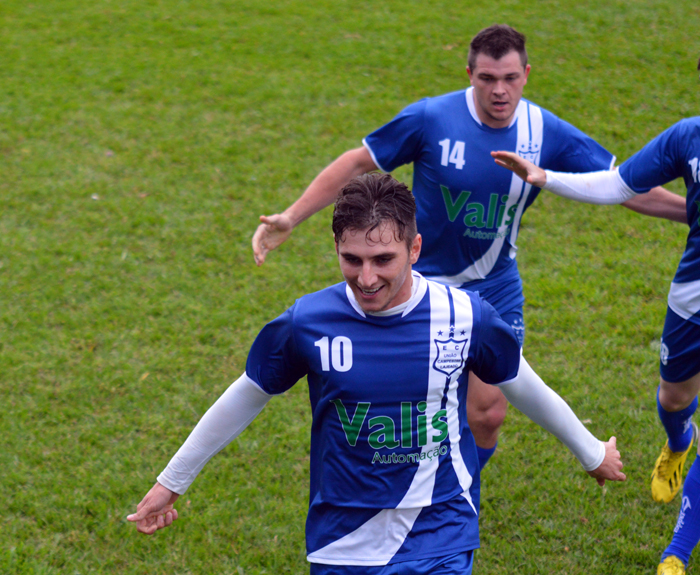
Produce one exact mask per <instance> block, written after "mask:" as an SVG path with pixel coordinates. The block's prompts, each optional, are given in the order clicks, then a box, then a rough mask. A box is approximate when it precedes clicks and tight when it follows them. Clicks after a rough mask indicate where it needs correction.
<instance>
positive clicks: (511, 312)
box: [460, 274, 525, 347]
mask: <svg viewBox="0 0 700 575" xmlns="http://www.w3.org/2000/svg"><path fill="white" fill-rule="evenodd" d="M509 275H510V276H511V277H508V276H506V277H503V278H502V279H501V280H500V281H499V282H494V281H492V280H484V281H482V282H470V283H469V284H465V285H463V286H462V287H461V288H460V289H466V290H469V291H472V292H475V293H478V294H479V295H480V296H481V297H482V298H484V299H485V300H486V301H487V302H489V303H490V304H491V305H492V306H493V307H494V309H495V310H496V311H497V312H498V315H500V316H501V319H502V320H503V321H504V322H506V323H507V324H508V325H509V326H510V327H511V328H513V331H514V332H515V335H516V336H517V338H518V343H520V347H523V344H524V343H525V319H524V317H523V304H524V303H525V299H524V298H523V284H522V281H520V276H519V275H517V274H516V275H515V276H512V274H509Z"/></svg>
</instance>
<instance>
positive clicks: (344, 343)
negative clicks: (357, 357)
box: [314, 335, 352, 371]
mask: <svg viewBox="0 0 700 575" xmlns="http://www.w3.org/2000/svg"><path fill="white" fill-rule="evenodd" d="M314 345H315V346H316V347H318V348H319V350H320V351H321V369H322V370H323V371H330V370H331V367H330V364H331V363H332V364H333V369H334V370H336V371H348V370H349V369H350V368H351V367H352V341H350V338H348V337H345V336H343V335H339V336H338V337H334V338H333V341H332V342H331V353H330V362H329V361H328V360H329V357H328V355H329V354H328V337H327V336H325V337H322V338H321V339H319V340H318V341H316V342H314Z"/></svg>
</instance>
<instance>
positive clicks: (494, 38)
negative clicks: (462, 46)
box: [467, 24, 527, 71]
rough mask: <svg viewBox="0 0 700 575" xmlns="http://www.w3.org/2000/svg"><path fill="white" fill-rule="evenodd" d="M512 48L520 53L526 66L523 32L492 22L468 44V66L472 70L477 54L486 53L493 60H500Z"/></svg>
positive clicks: (474, 66) (521, 59)
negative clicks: (492, 23)
mask: <svg viewBox="0 0 700 575" xmlns="http://www.w3.org/2000/svg"><path fill="white" fill-rule="evenodd" d="M512 50H515V51H516V52H517V53H518V54H520V61H521V62H522V64H523V68H524V67H525V66H527V51H526V50H525V36H524V35H523V34H521V33H520V32H518V31H517V30H516V29H515V28H511V27H510V26H507V25H505V24H494V25H493V26H489V27H488V28H484V29H483V30H482V31H481V32H479V33H478V34H477V35H476V36H474V38H473V40H472V41H471V44H469V56H468V58H467V62H468V63H469V68H470V69H471V70H472V71H473V70H474V68H476V57H477V56H478V55H479V54H486V55H487V56H491V58H493V59H494V60H500V59H501V58H503V56H505V55H506V54H508V52H511V51H512Z"/></svg>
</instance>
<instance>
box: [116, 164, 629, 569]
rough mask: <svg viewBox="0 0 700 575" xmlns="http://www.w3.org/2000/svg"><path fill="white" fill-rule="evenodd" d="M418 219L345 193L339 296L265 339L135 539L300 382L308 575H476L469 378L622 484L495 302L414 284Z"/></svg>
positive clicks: (270, 330)
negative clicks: (306, 405)
mask: <svg viewBox="0 0 700 575" xmlns="http://www.w3.org/2000/svg"><path fill="white" fill-rule="evenodd" d="M415 210H416V205H415V202H414V199H413V196H412V194H411V192H410V191H409V190H408V188H407V187H406V186H405V185H404V184H402V183H400V182H397V181H396V180H394V179H393V178H392V177H391V176H390V175H388V174H384V175H377V174H369V175H365V176H361V177H359V178H356V179H354V180H352V181H351V182H350V183H349V184H348V185H347V186H346V187H345V188H344V189H343V190H342V192H341V195H340V196H339V198H338V200H337V202H336V205H335V210H334V213H333V233H334V236H335V242H336V251H337V254H338V260H339V263H340V269H341V272H342V275H343V277H344V279H345V281H344V282H343V283H340V284H337V285H335V286H332V287H330V288H327V289H324V290H322V291H319V292H316V293H312V294H309V295H306V296H304V297H302V298H300V299H299V300H297V301H296V303H295V304H294V305H293V306H292V307H291V308H289V309H288V310H287V311H286V312H284V313H283V314H282V315H281V316H280V317H278V318H277V319H275V320H274V321H272V322H270V323H269V324H267V326H266V327H265V328H264V329H263V330H262V331H261V332H260V334H259V335H258V337H257V338H256V340H255V342H254V343H253V346H252V349H251V350H250V353H249V355H248V361H247V364H246V370H245V373H244V374H243V375H242V376H241V377H240V378H239V379H238V380H237V381H236V382H235V383H233V384H232V385H231V387H229V388H228V390H227V391H226V392H224V394H223V395H222V396H221V397H220V398H219V400H218V401H217V402H216V403H215V404H214V405H213V406H212V407H211V408H210V409H209V411H207V413H206V414H205V415H204V416H203V418H202V419H201V421H200V422H199V424H198V425H197V426H196V427H195V429H194V431H193V432H192V434H191V435H190V437H189V438H188V439H187V441H186V442H185V443H184V445H183V446H182V447H181V448H180V450H179V451H178V452H177V454H176V455H175V456H174V457H173V459H172V460H171V461H170V463H169V464H168V466H167V468H166V469H165V470H164V471H163V472H162V473H161V474H160V475H159V476H158V481H157V483H156V484H155V485H154V486H153V488H152V489H151V490H150V491H149V492H148V494H147V495H146V497H145V498H144V499H143V501H141V503H139V505H138V507H137V512H136V513H135V514H133V515H130V516H129V517H128V519H129V521H133V522H136V524H137V527H138V530H139V531H141V532H143V533H146V534H151V533H154V532H155V531H156V530H158V529H160V528H163V527H166V526H168V525H170V524H171V523H172V522H173V521H174V520H175V519H177V511H176V510H175V509H174V508H173V503H174V502H175V501H176V499H177V498H178V495H181V494H182V493H184V492H185V490H186V489H187V488H188V486H189V485H190V484H191V483H192V481H193V480H194V479H195V477H196V475H197V474H198V473H199V471H200V470H201V469H202V467H203V466H204V464H205V463H206V462H207V461H208V460H209V459H210V458H211V457H212V456H213V455H214V454H215V453H217V452H218V451H219V450H221V449H222V448H223V447H225V446H226V445H227V444H228V443H229V442H230V441H231V440H232V439H234V438H235V437H236V436H237V435H238V434H239V433H240V432H241V431H242V430H243V429H244V428H245V427H246V426H247V425H248V424H249V423H250V422H251V421H252V420H253V419H254V417H255V416H256V415H257V414H258V413H259V412H260V411H261V410H262V408H263V407H264V406H265V404H266V403H267V402H268V400H269V399H270V398H271V397H272V396H274V395H278V394H281V393H283V392H285V391H286V390H288V389H289V388H290V387H291V386H293V385H294V384H295V382H296V381H298V380H299V379H301V378H303V377H304V376H306V377H307V378H308V384H309V398H310V402H311V410H312V424H311V455H310V457H311V465H310V469H311V480H310V498H309V512H308V518H307V522H306V546H307V554H308V555H307V556H308V560H309V562H311V574H312V575H396V574H398V573H404V574H415V575H419V574H430V575H458V574H459V575H468V574H469V573H471V566H472V558H473V550H474V549H475V548H477V547H478V546H479V535H478V512H479V465H478V462H477V454H476V449H475V445H474V440H473V438H472V434H471V431H470V430H469V426H468V424H467V421H466V419H465V401H467V398H466V384H467V376H468V372H469V371H473V372H474V373H476V374H477V375H478V376H479V377H480V378H481V379H482V381H484V382H487V383H488V384H489V385H497V386H499V387H500V389H502V390H503V393H504V394H505V395H506V397H507V398H508V400H509V401H510V402H511V403H512V404H513V405H514V406H515V407H516V408H517V409H519V410H521V411H522V412H523V413H525V414H526V415H528V416H529V417H530V418H532V419H533V420H534V421H536V422H537V423H539V424H540V425H542V426H543V427H545V428H546V429H548V430H549V431H551V432H552V433H554V434H555V435H556V436H557V437H559V438H560V439H561V440H562V441H563V442H564V443H565V444H566V445H567V446H568V447H569V448H570V449H571V450H572V452H573V453H574V454H575V455H576V457H577V458H578V459H579V461H580V462H581V463H582V465H583V467H584V469H586V470H587V471H588V473H589V474H590V475H592V476H593V477H595V478H597V479H598V483H600V484H601V485H602V484H603V483H604V482H605V480H606V479H609V480H624V479H625V476H624V474H623V473H622V472H621V468H622V463H621V461H620V455H619V452H618V451H617V449H616V447H615V438H614V437H612V438H611V439H610V440H609V441H608V442H606V443H602V442H599V441H598V440H597V439H596V438H595V437H593V436H592V435H591V434H590V433H589V432H588V431H587V430H586V428H585V427H584V426H583V425H582V424H581V422H580V421H579V420H578V419H577V418H576V416H575V415H574V414H573V412H572V411H571V409H570V408H569V407H568V405H567V404H566V403H565V402H564V401H563V400H562V399H561V398H560V397H559V396H558V395H557V394H556V393H554V392H553V391H552V390H551V389H550V388H548V387H547V386H546V385H545V384H544V382H542V380H541V379H540V378H539V377H538V376H537V375H536V374H535V373H534V371H533V370H532V369H531V368H530V367H529V366H528V364H527V362H526V361H525V360H524V359H523V358H522V357H521V354H520V347H519V345H518V341H517V338H516V336H515V333H514V332H513V330H512V329H511V328H510V327H509V326H508V325H507V324H506V323H505V322H503V321H502V320H501V319H500V317H499V316H498V314H497V313H496V312H495V310H494V309H493V308H492V307H491V306H490V305H489V304H488V303H486V302H485V301H484V300H483V299H481V298H480V297H479V296H478V295H477V294H475V293H472V292H466V291H461V290H458V289H454V288H451V287H448V286H445V285H442V284H439V283H437V282H433V281H430V280H427V279H425V278H424V277H423V276H421V275H420V274H419V273H417V272H414V271H413V270H412V265H413V264H415V262H416V261H417V260H418V256H419V254H420V250H421V244H422V238H421V236H420V235H419V234H418V233H417V228H416V220H415Z"/></svg>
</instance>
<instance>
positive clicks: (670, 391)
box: [659, 380, 698, 412]
mask: <svg viewBox="0 0 700 575" xmlns="http://www.w3.org/2000/svg"><path fill="white" fill-rule="evenodd" d="M697 393H698V392H697V390H696V389H692V388H689V386H685V385H682V384H676V383H668V382H666V381H663V380H662V381H661V386H660V387H659V403H660V404H661V407H663V408H664V409H665V410H666V411H671V412H673V411H680V410H682V409H685V408H686V407H688V406H689V405H690V404H691V403H692V402H693V400H694V399H695V397H696V396H697Z"/></svg>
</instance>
